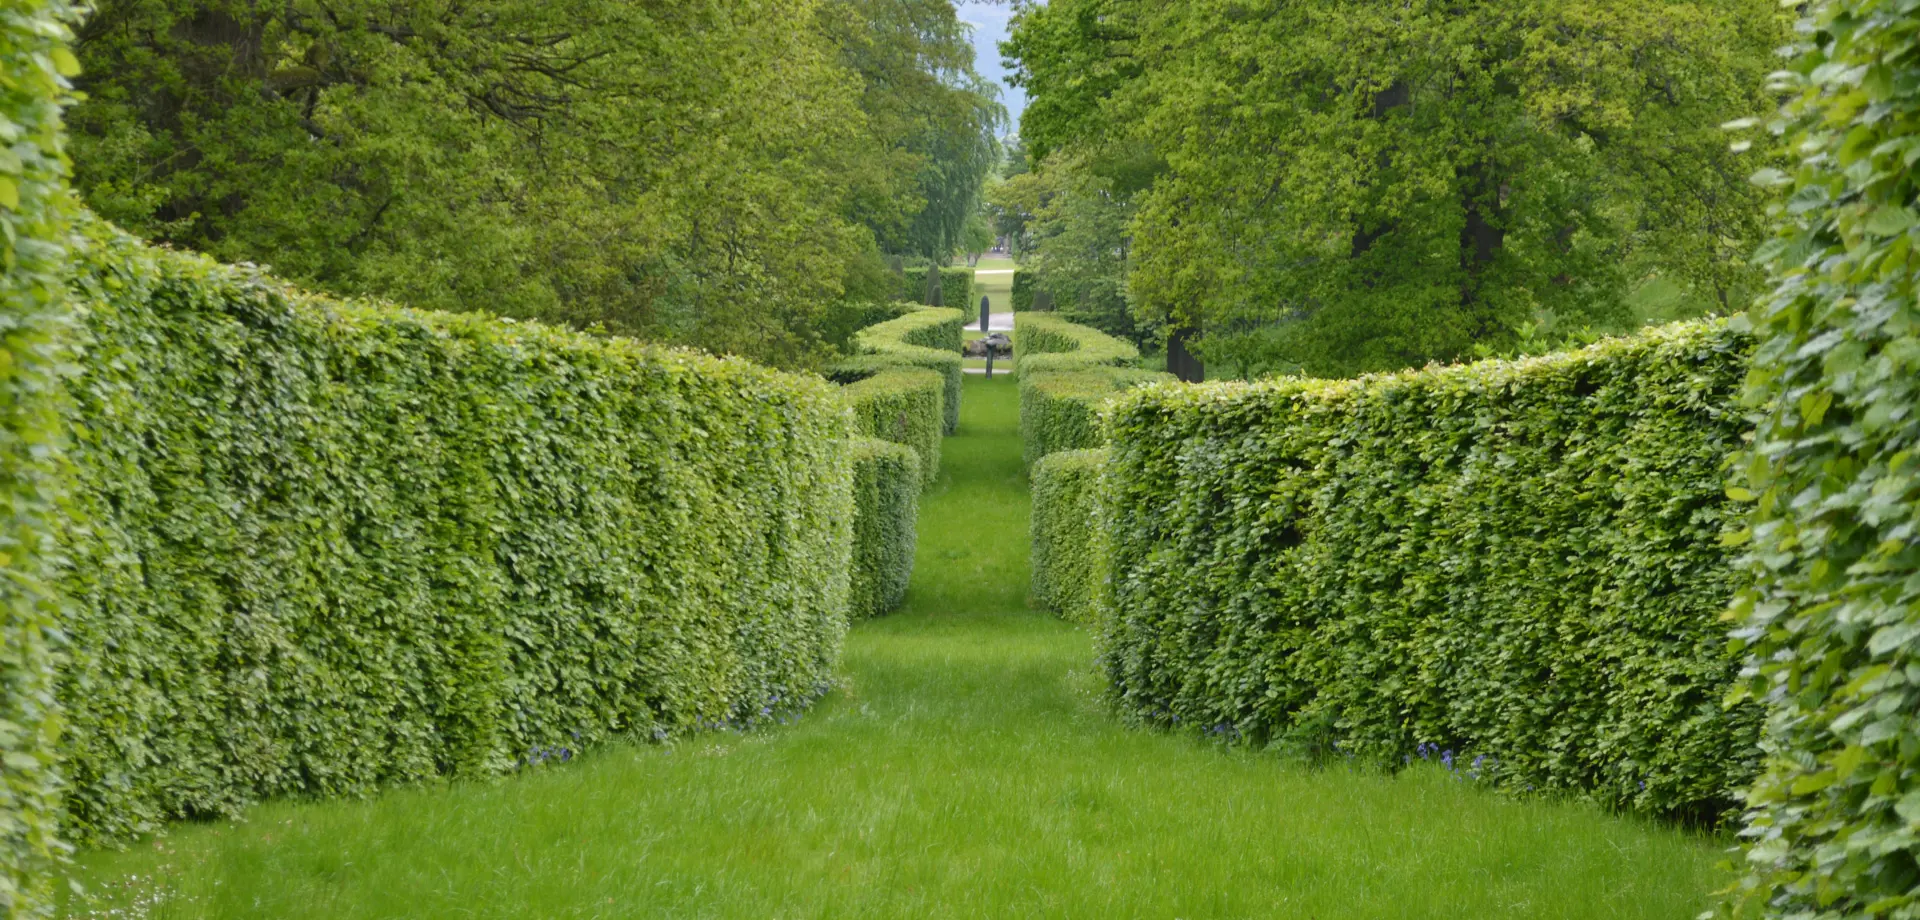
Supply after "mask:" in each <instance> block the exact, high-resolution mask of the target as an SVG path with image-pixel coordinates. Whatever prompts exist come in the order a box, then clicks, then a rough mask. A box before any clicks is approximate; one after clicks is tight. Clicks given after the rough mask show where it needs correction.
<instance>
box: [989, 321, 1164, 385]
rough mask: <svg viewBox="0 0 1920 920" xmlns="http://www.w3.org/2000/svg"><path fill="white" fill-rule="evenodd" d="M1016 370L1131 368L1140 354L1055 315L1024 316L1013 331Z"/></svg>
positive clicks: (1121, 341) (1119, 341)
mask: <svg viewBox="0 0 1920 920" xmlns="http://www.w3.org/2000/svg"><path fill="white" fill-rule="evenodd" d="M1013 358H1014V369H1015V370H1016V371H1018V372H1019V373H1022V374H1027V373H1040V372H1042V371H1064V370H1085V369H1087V368H1089V367H1106V366H1112V367H1132V366H1134V365H1135V364H1137V363H1139V361H1140V350H1139V349H1138V348H1135V347H1133V343H1132V342H1128V341H1126V340H1125V339H1116V338H1114V337H1113V336H1110V335H1108V334H1106V333H1104V332H1101V331H1100V330H1098V329H1095V328H1093V327H1092V326H1082V325H1080V324H1078V323H1070V322H1067V321H1066V320H1065V319H1062V318H1060V317H1059V316H1057V315H1055V314H1052V313H1035V314H1032V315H1029V316H1022V317H1021V318H1020V322H1018V323H1016V324H1014V329H1013Z"/></svg>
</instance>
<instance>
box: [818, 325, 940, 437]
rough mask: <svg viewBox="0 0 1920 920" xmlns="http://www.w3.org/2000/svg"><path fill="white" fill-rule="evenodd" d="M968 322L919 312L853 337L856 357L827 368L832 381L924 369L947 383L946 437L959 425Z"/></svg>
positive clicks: (871, 328)
mask: <svg viewBox="0 0 1920 920" xmlns="http://www.w3.org/2000/svg"><path fill="white" fill-rule="evenodd" d="M965 329H966V320H965V318H964V317H963V316H962V315H961V313H960V311H958V310H952V309H947V308H945V307H941V308H933V309H920V310H916V311H914V312H911V313H908V314H906V315H905V316H902V317H900V318H898V319H893V320H888V321H887V322H884V323H879V324H877V325H873V326H868V327H867V328H865V329H862V330H860V331H859V332H858V333H855V334H854V337H853V343H854V347H855V348H856V349H857V350H858V351H859V352H860V354H859V355H857V356H855V357H852V358H849V359H847V360H845V361H841V362H839V363H837V364H835V365H834V366H833V367H832V368H830V369H829V370H828V376H830V377H833V378H834V379H836V380H857V379H860V378H862V377H867V376H871V375H873V374H876V373H879V372H880V371H882V370H885V369H887V368H891V367H924V368H928V369H930V370H934V371H938V372H940V375H941V377H942V378H943V379H944V380H945V382H946V404H945V406H944V409H945V429H944V433H946V434H952V433H953V432H954V429H956V428H958V427H959V425H960V378H961V370H960V368H961V358H960V346H961V342H962V338H963V336H964V335H965Z"/></svg>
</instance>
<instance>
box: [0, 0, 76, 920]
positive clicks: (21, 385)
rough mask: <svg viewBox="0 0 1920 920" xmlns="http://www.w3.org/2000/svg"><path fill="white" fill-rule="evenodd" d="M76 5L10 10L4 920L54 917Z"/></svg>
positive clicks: (1, 503)
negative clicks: (65, 284)
mask: <svg viewBox="0 0 1920 920" xmlns="http://www.w3.org/2000/svg"><path fill="white" fill-rule="evenodd" d="M76 13H77V11H76V10H75V8H74V7H73V6H72V5H70V4H68V3H65V2H61V0H17V2H13V3H10V4H9V5H8V8H7V10H6V11H5V12H4V13H0V124H4V125H6V126H7V127H8V130H9V132H10V133H9V134H8V135H7V138H6V140H7V143H6V146H5V147H4V148H3V149H4V152H0V231H4V232H3V233H0V246H4V250H0V252H4V259H5V270H4V271H0V329H3V330H4V333H5V334H4V335H0V515H4V520H3V521H0V569H4V571H5V575H6V577H5V578H4V579H0V764H3V765H0V917H4V918H15V917H38V916H47V915H50V914H51V912H52V902H51V879H52V875H51V873H50V871H49V870H50V869H51V867H52V865H53V864H54V862H55V861H56V860H58V859H59V857H60V855H61V852H62V847H61V844H60V842H59V840H58V838H57V835H56V823H57V820H58V811H59V782H58V778H57V774H56V772H55V768H54V761H55V753H56V752H55V748H54V745H55V741H56V739H57V738H58V736H59V731H60V717H59V712H58V706H57V703H56V699H55V689H54V659H53V646H54V644H55V643H54V638H55V636H56V635H57V634H58V622H57V621H58V617H59V608H58V605H57V602H56V601H55V593H54V591H53V589H52V584H51V576H52V575H53V569H52V565H53V561H54V557H56V556H57V555H58V553H59V552H60V547H59V544H60V542H61V534H60V529H61V503H62V500H63V498H62V496H63V492H64V489H65V486H66V479H65V476H64V475H63V473H64V470H63V467H62V465H61V463H60V457H59V450H58V448H59V446H60V437H59V433H60V427H61V426H60V414H59V413H60V408H61V399H60V388H61V378H62V377H63V376H65V375H66V374H68V373H70V370H71V368H70V361H71V357H70V354H69V352H68V348H69V347H70V344H71V337H72V333H73V323H72V318H71V315H70V308H69V307H68V306H67V304H66V303H65V302H64V300H63V298H62V296H61V294H62V291H61V289H62V272H63V269H62V265H63V263H64V258H65V248H66V237H67V234H68V232H69V229H68V223H69V220H70V217H71V210H72V203H71V201H70V200H69V198H68V195H67V192H66V190H65V177H66V171H67V163H66V155H65V153H64V152H63V134H62V129H61V125H60V110H61V107H62V106H63V105H65V104H66V101H67V100H68V99H69V98H70V95H69V89H70V87H69V85H68V83H67V78H68V77H70V76H72V75H73V74H74V73H75V72H76V71H77V69H78V68H77V66H76V65H75V64H74V60H73V55H72V53H71V52H69V51H67V50H66V40H67V39H68V37H69V33H68V30H67V23H69V22H72V21H73V20H74V18H75V16H76Z"/></svg>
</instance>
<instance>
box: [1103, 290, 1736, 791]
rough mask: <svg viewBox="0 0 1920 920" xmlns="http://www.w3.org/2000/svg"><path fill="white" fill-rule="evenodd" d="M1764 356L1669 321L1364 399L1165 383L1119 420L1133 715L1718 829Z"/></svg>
mask: <svg viewBox="0 0 1920 920" xmlns="http://www.w3.org/2000/svg"><path fill="white" fill-rule="evenodd" d="M1748 349H1749V346H1748V340H1747V339H1746V338H1745V337H1743V336H1741V335H1739V334H1737V333H1735V332H1733V331H1730V330H1728V329H1726V328H1724V327H1722V326H1713V325H1683V326H1677V327H1667V328H1664V329H1661V330H1656V331H1652V332H1649V333H1646V334H1644V335H1643V336H1640V337H1636V338H1632V339H1616V340H1609V341H1606V342H1603V343H1601V344H1598V345H1595V346H1593V347H1590V348H1587V349H1583V350H1580V351H1574V352H1566V353H1561V354H1557V355H1552V356H1548V357H1543V358H1534V359H1526V360H1520V361H1513V362H1500V361H1490V362H1483V363H1480V364H1473V365H1467V366H1461V367H1449V368H1438V369H1430V370H1424V371H1413V372H1407V373H1401V374H1395V375H1388V376H1374V377H1363V378H1359V379H1357V380H1342V381H1324V380H1298V379H1290V380H1277V381H1271V382H1265V383H1259V384H1252V385H1245V384H1241V385H1232V384H1213V385H1205V386H1186V387H1154V388H1151V389H1147V390H1144V391H1138V392H1136V393H1135V394H1129V395H1127V396H1125V397H1122V398H1121V400H1120V401H1119V403H1118V404H1117V405H1116V406H1115V407H1114V409H1113V411H1112V413H1111V415H1110V431H1109V433H1110V436H1111V437H1112V445H1111V457H1110V459H1109V461H1108V463H1107V466H1106V476H1107V485H1106V487H1105V490H1106V491H1105V493H1104V494H1105V495H1106V496H1108V497H1109V501H1110V507H1109V508H1108V509H1107V510H1108V513H1109V514H1111V516H1112V524H1111V533H1110V539H1111V541H1112V550H1111V552H1112V562H1111V566H1112V568H1111V572H1110V577H1111V579H1112V584H1113V594H1114V596H1113V600H1112V611H1113V613H1112V616H1111V619H1110V620H1109V622H1108V625H1107V627H1106V634H1105V636H1104V638H1103V640H1102V641H1103V661H1104V662H1105V667H1106V669H1107V673H1108V676H1109V678H1110V681H1111V686H1112V689H1113V692H1114V693H1115V695H1116V697H1117V699H1118V700H1119V701H1120V702H1121V704H1122V705H1123V707H1124V708H1125V709H1127V710H1130V711H1132V712H1134V713H1136V714H1138V715H1139V716H1140V717H1142V718H1144V719H1148V720H1151V721H1155V722H1162V723H1172V722H1178V723H1180V724H1184V725H1189V726H1208V727H1214V728H1215V729H1217V730H1218V731H1221V732H1224V733H1227V734H1238V735H1240V736H1243V737H1247V738H1249V739H1250V740H1253V741H1255V742H1262V741H1271V742H1280V743H1283V744H1286V745H1289V746H1294V747H1296V748H1297V749H1300V750H1304V751H1318V752H1331V751H1339V752H1343V753H1347V754H1352V755H1357V756H1360V757H1363V758H1366V759H1369V760H1380V761H1386V762H1390V763H1399V762H1400V761H1401V759H1402V758H1403V757H1407V756H1411V755H1413V754H1415V753H1416V752H1418V751H1421V750H1423V748H1422V747H1421V746H1422V745H1434V746H1435V747H1431V748H1424V750H1426V751H1429V752H1436V753H1437V752H1439V751H1450V752H1451V755H1450V756H1451V758H1452V759H1453V760H1454V761H1455V762H1456V763H1457V764H1459V765H1460V767H1461V768H1462V769H1467V768H1468V766H1469V765H1471V768H1472V770H1473V771H1474V772H1476V773H1477V774H1478V775H1480V776H1482V777H1484V778H1487V779H1488V780H1490V781H1493V782H1497V783H1500V784H1502V785H1505V786H1508V787H1514V788H1532V789H1535V790H1541V791H1555V790H1558V791H1571V792H1576V793H1581V794H1586V795H1590V796H1592V797H1593V798H1596V799H1599V800H1602V801H1605V802H1607V803H1610V804H1614V805H1620V806H1625V807H1631V808H1634V809H1638V810H1642V811H1645V812H1649V813H1655V814H1662V815H1681V814H1685V815H1691V816H1697V817H1704V818H1711V817H1715V816H1719V815H1721V814H1722V813H1723V812H1724V811H1725V809H1726V808H1727V807H1728V806H1729V804H1730V803H1731V801H1732V799H1731V796H1732V795H1733V793H1734V790H1735V789H1736V788H1737V787H1738V786H1739V785H1740V784H1742V783H1744V782H1746V781H1747V780H1748V779H1750V778H1751V777H1752V775H1753V772H1754V770H1755V768H1756V765H1757V758H1758V752H1757V748H1756V746H1755V740H1756V733H1757V729H1758V722H1759V713H1758V710H1757V708H1756V707H1752V706H1745V707H1740V708H1737V709H1734V710H1731V711H1729V710H1727V709H1725V708H1723V707H1722V703H1721V701H1722V699H1723V697H1724V696H1725V695H1726V693H1727V691H1728V689H1729V688H1730V687H1731V686H1732V685H1733V682H1734V679H1735V677H1736V675H1737V673H1738V670H1739V662H1738V660H1737V658H1736V657H1735V656H1733V655H1732V654H1730V653H1729V651H1728V646H1727V641H1726V634H1725V627H1724V625H1723V623H1722V621H1721V614H1722V612H1723V611H1724V610H1725V605H1726V599H1727V598H1728V597H1729V596H1731V594H1732V591H1733V588H1734V581H1735V579H1734V570H1733V567H1732V566H1731V565H1730V562H1731V558H1730V552H1731V551H1730V550H1729V549H1728V548H1726V547H1724V546H1723V545H1722V544H1721V542H1720V538H1721V535H1722V533H1723V532H1724V530H1725V529H1726V526H1727V523H1728V522H1729V521H1730V520H1733V519H1735V518H1737V516H1738V514H1739V509H1738V508H1737V506H1735V505H1733V504H1732V503H1731V502H1729V501H1728V499H1727V497H1726V496H1725V495H1724V494H1723V482H1724V473H1723V469H1724V466H1723V463H1724V459H1725V458H1726V456H1727V455H1728V454H1729V453H1730V452H1731V451H1732V450H1733V449H1735V448H1736V447H1738V446H1739V445H1740V443H1741V440H1742V436H1743V435H1744V434H1745V432H1746V425H1745V423H1744V421H1743V420H1742V418H1741V417H1740V415H1739V414H1738V411H1737V409H1735V408H1734V407H1733V399H1734V394H1735V390H1736V389H1737V386H1738V383H1739V380H1740V377H1741V375H1742V373H1743V371H1744V369H1745V366H1746V361H1747V356H1748Z"/></svg>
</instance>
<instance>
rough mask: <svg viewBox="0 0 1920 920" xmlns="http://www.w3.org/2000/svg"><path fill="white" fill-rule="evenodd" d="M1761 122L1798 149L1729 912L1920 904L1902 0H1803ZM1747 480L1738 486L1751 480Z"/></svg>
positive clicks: (1916, 370)
mask: <svg viewBox="0 0 1920 920" xmlns="http://www.w3.org/2000/svg"><path fill="white" fill-rule="evenodd" d="M1806 16H1807V18H1806V21H1804V22H1803V23H1802V28H1801V30H1800V34H1801V35H1802V36H1804V39H1803V41H1804V42H1805V44H1803V45H1802V46H1801V48H1800V49H1799V50H1800V53H1799V55H1798V57H1797V59H1796V60H1795V61H1794V62H1793V63H1792V65H1791V69H1790V71H1789V72H1788V73H1787V74H1785V75H1783V77H1784V79H1783V80H1782V87H1781V88H1782V89H1783V90H1785V91H1787V92H1789V93H1791V94H1792V95H1791V96H1790V97H1789V98H1790V102H1789V103H1788V105H1787V107H1786V109H1785V111H1784V113H1783V115H1782V116H1781V117H1780V119H1779V120H1778V121H1777V123H1776V124H1775V125H1774V126H1773V128H1774V131H1773V132H1772V133H1774V134H1777V135H1779V136H1781V137H1782V138H1783V139H1784V142H1785V143H1784V149H1786V150H1788V151H1791V152H1792V154H1793V156H1795V157H1796V158H1797V163H1796V164H1795V166H1794V167H1793V170H1792V174H1791V175H1787V174H1784V173H1778V172H1771V171H1770V172H1768V173H1763V174H1762V175H1761V176H1759V177H1757V178H1760V179H1761V180H1762V181H1768V182H1772V183H1776V184H1785V185H1786V189H1785V190H1786V191H1788V192H1791V198H1790V200H1789V203H1788V204H1787V205H1786V206H1784V208H1783V209H1782V211H1781V214H1782V218H1783V219H1782V226H1781V229H1780V232H1779V235H1778V236H1777V237H1776V239H1775V241H1774V242H1773V243H1771V244H1769V245H1768V246H1767V247H1766V248H1765V249H1763V251H1762V255H1763V257H1764V258H1766V259H1767V260H1769V261H1770V263H1771V269H1772V272H1773V275H1774V278H1775V280H1776V282H1777V284H1778V287H1777V289H1776V290H1775V291H1774V293H1773V295H1772V296H1771V298H1770V299H1769V300H1767V301H1766V302H1764V303H1762V304H1761V305H1759V306H1758V307H1757V308H1756V309H1755V311H1754V317H1753V321H1754V323H1755V325H1756V327H1757V331H1758V337H1759V339H1760V344H1759V346H1758V349H1757V352H1756V357H1755V360H1754V365H1753V370H1752V374H1751V376H1750V377H1749V378H1748V381H1747V401H1748V404H1749V405H1750V406H1753V407H1754V408H1755V409H1756V410H1758V411H1759V412H1760V417H1759V427H1758V430H1757V432H1756V433H1755V435H1754V439H1753V445H1754V449H1753V451H1752V452H1751V453H1750V454H1749V455H1746V456H1744V457H1742V458H1741V460H1740V461H1739V462H1737V463H1736V469H1743V470H1744V476H1743V477H1736V478H1739V479H1743V480H1744V482H1743V484H1742V485H1741V486H1739V487H1737V488H1736V490H1735V494H1736V495H1737V496H1739V497H1741V498H1749V497H1751V498H1752V500H1753V501H1754V502H1755V505H1754V507H1753V514H1752V519H1751V522H1750V523H1751V526H1750V527H1749V528H1748V529H1747V530H1746V531H1744V532H1743V533H1741V534H1739V535H1737V538H1736V539H1737V540H1750V541H1751V543H1750V545H1749V548H1748V549H1747V550H1746V556H1745V568H1746V571H1747V574H1748V576H1749V577H1750V579H1751V582H1750V583H1751V587H1750V588H1748V590H1746V591H1744V592H1743V593H1742V594H1741V595H1740V597H1739V599H1738V600H1737V601H1736V603H1735V606H1734V613H1735V616H1736V617H1737V622H1738V624H1739V625H1738V626H1737V628H1736V632H1735V636H1736V639H1737V641H1738V642H1739V643H1740V644H1741V646H1742V647H1743V648H1744V650H1745V651H1746V654H1747V655H1748V656H1749V661H1750V662H1751V666H1750V669H1749V671H1748V680H1747V681H1746V684H1747V688H1746V689H1747V692H1748V693H1749V694H1750V696H1751V697H1752V698H1754V699H1758V700H1761V701H1764V702H1765V704H1766V706H1767V708H1768V719H1767V729H1766V734H1765V742H1764V746H1765V749H1766V753H1767V757H1766V765H1765V772H1764V773H1763V774H1762V775H1761V776H1760V778H1759V779H1758V780H1757V781H1756V782H1755V783H1754V785H1753V788H1752V790H1751V791H1750V792H1749V793H1748V798H1747V804H1748V808H1749V811H1748V814H1747V828H1746V832H1745V835H1744V836H1745V837H1746V839H1747V844H1748V847H1749V849H1748V852H1747V868H1748V875H1747V877H1746V879H1745V880H1744V881H1743V882H1742V883H1741V884H1740V885H1738V886H1737V888H1736V894H1735V897H1734V899H1733V905H1734V908H1735V912H1736V913H1738V914H1740V915H1744V916H1754V915H1764V916H1769V917H1782V918H1785V917H1793V918H1804V920H1839V918H1843V917H1845V918H1853V917H1913V916H1916V915H1920V537H1917V536H1916V528H1917V527H1920V451H1917V450H1916V447H1920V412H1916V407H1920V338H1917V337H1916V332H1917V331H1920V306H1916V303H1915V298H1916V297H1917V296H1920V290H1917V289H1916V284H1915V274H1916V272H1917V271H1920V261H1916V259H1915V256H1914V249H1915V244H1916V243H1920V218H1917V217H1916V215H1915V200H1916V197H1920V173H1916V172H1915V170H1914V163H1915V161H1916V158H1920V55H1916V53H1915V50H1916V49H1920V5H1916V4H1915V3H1913V2H1911V0H1909V2H1903V3H1869V2H1864V0H1835V2H1819V3H1813V4H1809V5H1807V7H1806ZM1749 493H1751V494H1750V496H1749Z"/></svg>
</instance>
